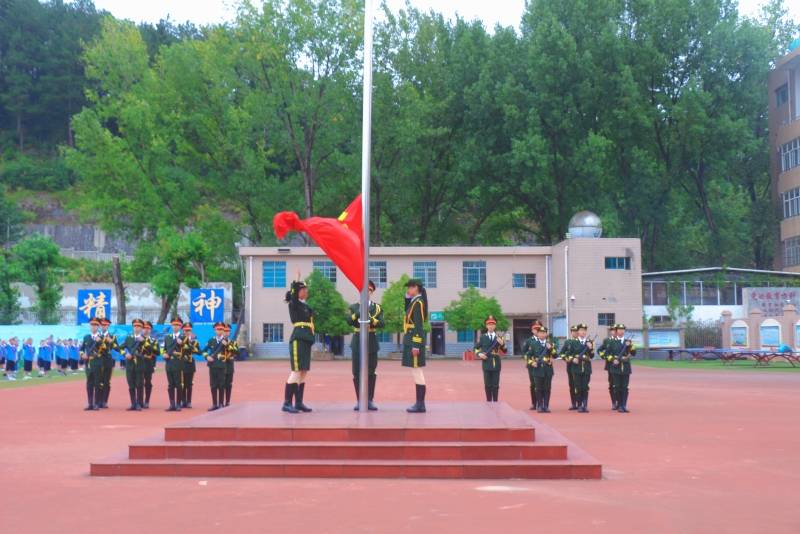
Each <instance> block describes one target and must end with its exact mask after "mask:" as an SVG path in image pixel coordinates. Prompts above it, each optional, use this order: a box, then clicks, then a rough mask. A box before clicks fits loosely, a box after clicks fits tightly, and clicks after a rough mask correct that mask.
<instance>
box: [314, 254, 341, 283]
mask: <svg viewBox="0 0 800 534" xmlns="http://www.w3.org/2000/svg"><path fill="white" fill-rule="evenodd" d="M313 265H314V270H315V271H318V272H320V273H322V276H324V277H325V278H327V279H328V280H330V281H331V282H333V283H334V284H335V283H336V265H334V264H333V262H332V261H330V260H314V264H313Z"/></svg>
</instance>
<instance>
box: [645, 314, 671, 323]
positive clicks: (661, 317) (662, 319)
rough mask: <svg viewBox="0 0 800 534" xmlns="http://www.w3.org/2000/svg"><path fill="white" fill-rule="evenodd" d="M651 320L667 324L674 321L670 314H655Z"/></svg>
mask: <svg viewBox="0 0 800 534" xmlns="http://www.w3.org/2000/svg"><path fill="white" fill-rule="evenodd" d="M650 322H651V323H653V324H666V323H671V322H672V317H670V316H669V315H653V316H652V317H650Z"/></svg>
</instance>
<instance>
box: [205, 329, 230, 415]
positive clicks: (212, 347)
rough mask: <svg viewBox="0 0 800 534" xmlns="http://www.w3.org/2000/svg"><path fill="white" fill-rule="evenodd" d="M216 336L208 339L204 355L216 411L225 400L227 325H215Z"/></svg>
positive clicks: (212, 407)
mask: <svg viewBox="0 0 800 534" xmlns="http://www.w3.org/2000/svg"><path fill="white" fill-rule="evenodd" d="M214 331H215V332H216V337H212V338H211V339H209V340H208V343H207V344H206V348H205V350H204V351H203V357H204V358H205V359H206V361H207V363H208V379H209V383H210V385H211V408H209V409H208V410H209V411H214V410H218V409H220V408H222V406H223V405H224V402H225V398H224V397H225V394H224V391H225V371H226V367H225V361H226V359H227V357H228V352H227V350H228V339H227V338H226V337H225V335H224V332H225V325H224V324H223V323H216V324H215V325H214Z"/></svg>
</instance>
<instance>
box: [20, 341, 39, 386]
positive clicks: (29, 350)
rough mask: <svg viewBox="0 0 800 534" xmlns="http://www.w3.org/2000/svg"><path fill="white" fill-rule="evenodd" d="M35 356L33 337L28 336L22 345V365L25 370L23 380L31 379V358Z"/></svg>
mask: <svg viewBox="0 0 800 534" xmlns="http://www.w3.org/2000/svg"><path fill="white" fill-rule="evenodd" d="M35 356H36V349H35V348H34V346H33V338H31V337H29V338H28V339H26V340H25V343H24V344H23V345H22V366H23V369H24V370H25V376H23V377H22V379H23V380H30V379H31V371H33V358H34V357H35Z"/></svg>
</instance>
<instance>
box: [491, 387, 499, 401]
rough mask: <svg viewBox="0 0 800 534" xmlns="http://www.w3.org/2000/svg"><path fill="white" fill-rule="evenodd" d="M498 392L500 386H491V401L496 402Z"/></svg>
mask: <svg viewBox="0 0 800 534" xmlns="http://www.w3.org/2000/svg"><path fill="white" fill-rule="evenodd" d="M499 394H500V386H494V387H493V388H492V402H497V396H498V395H499Z"/></svg>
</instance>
